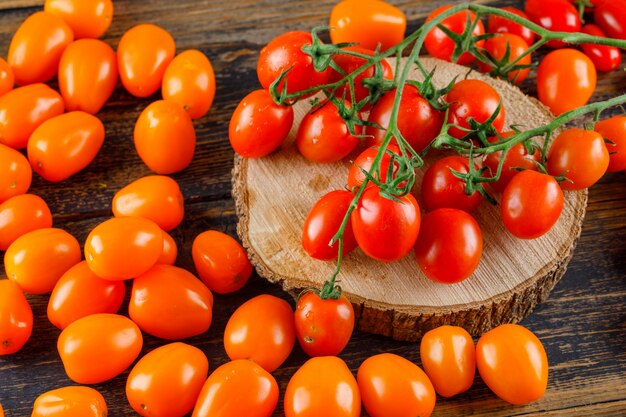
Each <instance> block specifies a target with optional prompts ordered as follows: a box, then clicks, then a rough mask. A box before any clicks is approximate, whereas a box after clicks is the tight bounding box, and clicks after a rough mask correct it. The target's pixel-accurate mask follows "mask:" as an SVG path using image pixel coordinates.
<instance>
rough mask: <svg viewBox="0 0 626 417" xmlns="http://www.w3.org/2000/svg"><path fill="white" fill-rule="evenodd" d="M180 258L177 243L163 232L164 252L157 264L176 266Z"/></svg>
mask: <svg viewBox="0 0 626 417" xmlns="http://www.w3.org/2000/svg"><path fill="white" fill-rule="evenodd" d="M177 257H178V247H177V246H176V241H175V240H174V238H172V236H170V235H169V234H168V233H167V232H163V251H162V252H161V256H160V257H159V259H158V260H157V264H165V265H174V264H175V263H176V258H177Z"/></svg>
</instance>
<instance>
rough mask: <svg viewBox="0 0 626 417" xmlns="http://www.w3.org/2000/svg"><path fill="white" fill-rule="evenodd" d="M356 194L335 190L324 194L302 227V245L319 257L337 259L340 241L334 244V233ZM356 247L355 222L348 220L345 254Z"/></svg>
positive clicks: (345, 232) (344, 240) (344, 242)
mask: <svg viewBox="0 0 626 417" xmlns="http://www.w3.org/2000/svg"><path fill="white" fill-rule="evenodd" d="M353 198H354V194H352V193H351V192H348V191H345V190H335V191H331V192H329V193H327V194H325V195H323V196H322V197H321V198H320V199H319V200H317V202H316V203H315V205H314V206H313V207H312V208H311V211H309V214H308V215H307V217H306V220H305V221H304V226H303V228H302V247H303V248H304V250H305V251H306V252H307V253H308V254H309V256H311V257H312V258H315V259H321V260H332V259H337V255H338V254H339V242H338V241H337V242H335V243H333V245H332V246H331V245H330V241H331V240H332V238H333V236H335V234H336V233H337V232H338V231H339V228H340V226H341V223H342V222H343V219H344V217H345V216H346V213H347V212H348V208H349V207H350V204H351V203H352V199H353ZM354 248H356V240H355V238H354V232H353V231H352V224H351V222H348V223H347V224H346V228H345V230H344V235H343V250H342V255H344V256H345V255H347V254H348V253H350V252H351V251H352V250H353V249H354Z"/></svg>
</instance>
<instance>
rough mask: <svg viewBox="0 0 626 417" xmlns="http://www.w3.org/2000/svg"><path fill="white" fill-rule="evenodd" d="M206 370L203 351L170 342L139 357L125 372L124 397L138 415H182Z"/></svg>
mask: <svg viewBox="0 0 626 417" xmlns="http://www.w3.org/2000/svg"><path fill="white" fill-rule="evenodd" d="M208 373H209V361H208V359H207V357H206V356H205V355H204V353H203V352H202V351H201V350H200V349H198V348H196V347H194V346H191V345H187V344H185V343H170V344H169V345H165V346H161V347H159V348H157V349H154V350H153V351H151V352H150V353H148V354H147V355H146V356H144V357H143V358H141V359H140V360H139V362H137V364H136V365H135V366H134V367H133V369H132V370H131V371H130V374H129V375H128V380H127V382H126V398H128V402H129V403H130V406H131V407H132V408H133V410H135V411H136V412H137V413H138V414H139V415H141V416H146V417H147V416H150V417H183V416H184V415H186V414H187V413H189V412H190V411H191V410H192V409H193V406H194V404H195V403H196V399H197V398H198V395H200V390H201V389H202V386H203V384H204V381H206V379H207V375H208Z"/></svg>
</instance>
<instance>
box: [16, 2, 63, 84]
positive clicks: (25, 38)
mask: <svg viewBox="0 0 626 417" xmlns="http://www.w3.org/2000/svg"><path fill="white" fill-rule="evenodd" d="M73 40H74V34H73V33H72V29H70V27H69V26H68V25H67V23H65V21H64V20H63V19H61V18H60V17H59V16H56V15H53V14H51V13H46V12H36V13H33V14H32V15H30V16H28V17H27V18H26V20H24V22H23V23H22V24H21V25H20V27H19V28H18V29H17V31H16V32H15V33H14V34H13V38H12V39H11V44H10V45H9V55H8V57H7V62H8V63H9V65H10V66H11V69H12V70H13V75H14V76H15V82H16V83H17V84H19V85H26V84H34V83H45V82H46V81H49V80H50V79H52V77H54V76H55V75H56V74H57V71H58V69H59V61H60V59H61V55H62V54H63V51H64V50H65V48H67V46H68V45H69V44H70V43H72V41H73Z"/></svg>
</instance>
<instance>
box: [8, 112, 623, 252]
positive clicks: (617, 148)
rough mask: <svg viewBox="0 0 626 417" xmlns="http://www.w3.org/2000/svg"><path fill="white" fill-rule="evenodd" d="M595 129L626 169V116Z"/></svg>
mask: <svg viewBox="0 0 626 417" xmlns="http://www.w3.org/2000/svg"><path fill="white" fill-rule="evenodd" d="M594 130H595V131H596V132H598V133H599V134H600V135H602V137H603V138H604V139H605V140H607V139H608V140H610V141H611V142H612V143H608V142H605V145H606V149H607V150H608V151H609V167H608V168H607V171H608V172H617V171H623V170H625V169H626V116H613V117H611V118H609V119H606V120H602V121H600V122H598V123H596V126H595V127H594ZM0 249H1V248H0Z"/></svg>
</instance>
